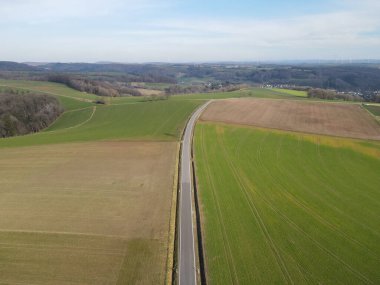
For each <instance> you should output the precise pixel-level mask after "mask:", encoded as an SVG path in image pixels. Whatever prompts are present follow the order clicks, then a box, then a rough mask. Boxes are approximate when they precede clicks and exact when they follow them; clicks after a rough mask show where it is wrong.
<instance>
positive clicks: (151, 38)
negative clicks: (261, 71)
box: [0, 0, 380, 62]
mask: <svg viewBox="0 0 380 285" xmlns="http://www.w3.org/2000/svg"><path fill="white" fill-rule="evenodd" d="M379 15H380V1H378V0H360V1H359V0H319V1H316V0H308V1H305V0H287V1H280V0H267V1H262V0H261V1H258V0H250V1H247V0H234V1H227V0H219V1H215V0H211V1H208V0H203V1H201V0H187V1H186V0H139V1H137V0H135V1H132V0H65V1H61V0H0V33H1V35H2V42H1V45H0V60H14V61H61V62H78V61H80V62H96V61H118V62H151V61H161V62H205V61H263V60H302V59H368V58H373V59H380V17H379Z"/></svg>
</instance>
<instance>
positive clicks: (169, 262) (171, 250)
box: [165, 142, 181, 285]
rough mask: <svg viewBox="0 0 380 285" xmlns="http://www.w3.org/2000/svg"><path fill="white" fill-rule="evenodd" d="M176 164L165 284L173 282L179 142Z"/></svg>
mask: <svg viewBox="0 0 380 285" xmlns="http://www.w3.org/2000/svg"><path fill="white" fill-rule="evenodd" d="M176 152H177V154H176V159H175V160H176V166H175V169H174V179H173V190H172V206H171V209H170V222H169V237H168V252H167V259H166V277H165V279H166V282H165V283H166V284H168V285H169V284H173V282H174V274H175V270H174V269H175V268H174V266H175V254H176V250H175V248H176V232H177V230H176V228H177V227H176V226H177V225H176V224H177V222H176V221H177V215H178V214H177V207H178V183H179V171H180V170H179V157H180V153H181V143H179V142H178V143H177V149H176Z"/></svg>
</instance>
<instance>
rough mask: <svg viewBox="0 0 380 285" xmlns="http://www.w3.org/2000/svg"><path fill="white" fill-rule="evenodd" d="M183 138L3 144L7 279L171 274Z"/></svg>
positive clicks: (0, 219)
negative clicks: (170, 242)
mask: <svg viewBox="0 0 380 285" xmlns="http://www.w3.org/2000/svg"><path fill="white" fill-rule="evenodd" d="M176 145H177V143H175V142H173V143H171V142H162V143H161V142H154V143H153V142H98V143H82V144H64V145H49V146H38V147H25V148H17V149H16V148H8V149H7V148H4V149H0V185H1V189H0V195H1V199H0V283H1V282H6V283H20V284H21V283H23V282H26V283H29V282H32V283H33V282H34V283H35V282H38V284H73V283H80V284H117V283H118V284H127V283H128V284H130V283H142V284H146V283H155V284H156V283H163V282H164V279H165V266H166V255H167V246H168V245H167V241H168V230H169V220H170V209H171V195H172V185H173V178H174V167H173V166H174V164H175V158H176V149H177V148H176ZM147 271H149V272H150V273H149V274H146V272H147Z"/></svg>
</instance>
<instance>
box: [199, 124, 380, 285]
mask: <svg viewBox="0 0 380 285" xmlns="http://www.w3.org/2000/svg"><path fill="white" fill-rule="evenodd" d="M195 157H196V166H197V171H196V173H197V177H198V183H199V189H198V192H199V193H200V198H201V212H202V223H203V230H204V242H205V255H206V271H207V278H208V281H209V284H378V283H379V281H380V271H379V268H380V218H379V217H380V202H379V201H380V188H379V185H380V176H379V175H378V174H379V173H378V170H379V169H380V143H378V142H369V141H360V140H350V139H343V138H333V137H326V136H318V135H311V134H309V135H307V134H300V133H287V132H284V131H275V130H268V129H258V128H253V127H248V126H247V127H244V126H234V125H225V124H220V123H199V124H198V125H197V128H196V133H195Z"/></svg>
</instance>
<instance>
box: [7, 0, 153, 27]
mask: <svg viewBox="0 0 380 285" xmlns="http://www.w3.org/2000/svg"><path fill="white" fill-rule="evenodd" d="M0 5H1V8H0V20H1V21H7V22H10V21H12V22H27V23H41V22H55V21H57V20H64V19H70V18H86V17H96V16H107V15H112V13H114V12H116V11H118V10H120V9H124V10H125V9H126V10H128V11H131V12H132V11H135V10H141V9H146V8H148V7H150V6H152V5H154V1H152V0H138V1H133V0H1V4H0Z"/></svg>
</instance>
